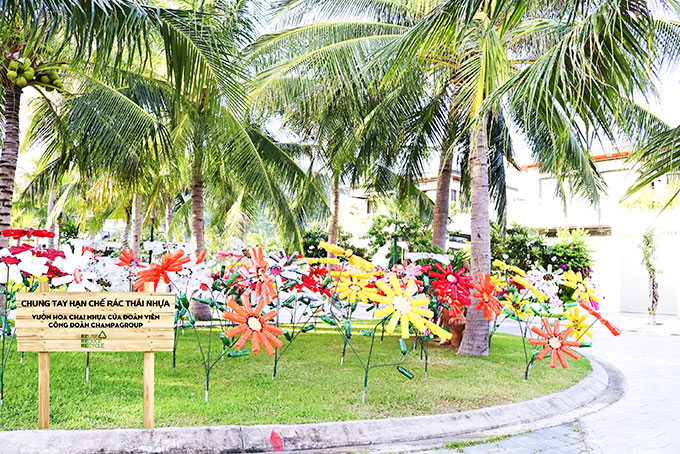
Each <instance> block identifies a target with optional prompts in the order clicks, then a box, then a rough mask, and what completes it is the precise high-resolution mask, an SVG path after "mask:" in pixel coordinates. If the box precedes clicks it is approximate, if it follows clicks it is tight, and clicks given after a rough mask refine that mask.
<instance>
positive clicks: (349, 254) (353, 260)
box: [319, 241, 375, 271]
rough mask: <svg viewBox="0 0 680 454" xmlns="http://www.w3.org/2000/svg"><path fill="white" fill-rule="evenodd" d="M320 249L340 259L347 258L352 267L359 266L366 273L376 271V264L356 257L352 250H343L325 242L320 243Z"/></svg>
mask: <svg viewBox="0 0 680 454" xmlns="http://www.w3.org/2000/svg"><path fill="white" fill-rule="evenodd" d="M319 247H320V248H323V249H325V250H326V252H330V253H331V254H334V255H337V256H338V257H345V258H346V259H347V261H348V262H349V263H350V265H354V266H358V267H359V268H361V269H363V270H365V271H373V270H374V269H375V265H374V264H372V263H371V262H369V261H368V260H366V259H364V258H362V257H359V256H358V255H354V252H353V251H352V250H351V249H343V248H341V247H340V246H337V245H335V244H330V243H326V242H325V241H322V242H320V243H319Z"/></svg>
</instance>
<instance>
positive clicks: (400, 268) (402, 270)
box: [392, 260, 430, 285]
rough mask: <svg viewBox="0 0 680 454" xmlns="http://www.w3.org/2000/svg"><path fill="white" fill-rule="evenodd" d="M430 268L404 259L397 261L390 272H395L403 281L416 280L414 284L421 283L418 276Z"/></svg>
mask: <svg viewBox="0 0 680 454" xmlns="http://www.w3.org/2000/svg"><path fill="white" fill-rule="evenodd" d="M429 270H430V266H429V265H418V264H417V263H413V262H411V263H408V262H407V261H406V260H404V261H402V262H401V263H397V264H395V265H394V266H393V267H392V272H393V273H396V274H397V277H398V278H399V279H402V280H404V281H416V284H419V285H423V282H422V281H421V280H420V276H422V275H423V274H424V273H426V272H428V271H429Z"/></svg>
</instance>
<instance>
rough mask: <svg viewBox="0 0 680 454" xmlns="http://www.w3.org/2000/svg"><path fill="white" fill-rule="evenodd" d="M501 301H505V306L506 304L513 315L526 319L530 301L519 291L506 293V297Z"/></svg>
mask: <svg viewBox="0 0 680 454" xmlns="http://www.w3.org/2000/svg"><path fill="white" fill-rule="evenodd" d="M501 303H503V306H505V308H506V309H507V310H509V311H510V312H511V313H512V315H514V316H515V317H517V318H518V319H520V320H526V318H527V306H528V302H527V301H526V300H524V298H522V297H521V296H519V295H518V294H517V293H513V294H512V295H505V299H504V300H503V301H501Z"/></svg>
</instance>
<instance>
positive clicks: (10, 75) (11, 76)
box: [7, 70, 19, 82]
mask: <svg viewBox="0 0 680 454" xmlns="http://www.w3.org/2000/svg"><path fill="white" fill-rule="evenodd" d="M17 77H19V74H17V72H16V71H12V70H10V71H7V78H8V79H9V80H11V81H12V82H14V81H15V80H17Z"/></svg>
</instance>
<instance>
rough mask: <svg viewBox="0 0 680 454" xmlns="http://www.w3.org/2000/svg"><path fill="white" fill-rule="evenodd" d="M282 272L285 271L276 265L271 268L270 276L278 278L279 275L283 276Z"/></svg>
mask: <svg viewBox="0 0 680 454" xmlns="http://www.w3.org/2000/svg"><path fill="white" fill-rule="evenodd" d="M282 271H283V270H282V269H281V267H280V266H278V265H274V266H272V267H270V268H269V274H271V275H272V276H278V275H279V274H281V272H282Z"/></svg>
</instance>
